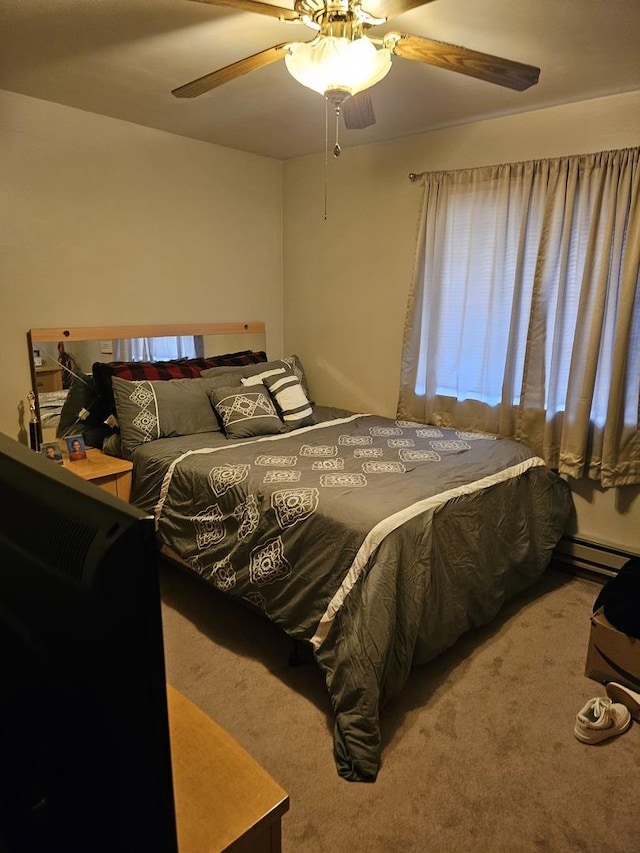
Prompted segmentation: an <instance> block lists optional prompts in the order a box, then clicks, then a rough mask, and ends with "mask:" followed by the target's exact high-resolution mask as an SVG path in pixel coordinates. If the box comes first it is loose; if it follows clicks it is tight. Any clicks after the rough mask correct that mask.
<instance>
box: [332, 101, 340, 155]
mask: <svg viewBox="0 0 640 853" xmlns="http://www.w3.org/2000/svg"><path fill="white" fill-rule="evenodd" d="M339 137H340V104H336V144H335V145H334V146H333V156H334V157H339V156H340V154H341V153H342V148H340V138H339Z"/></svg>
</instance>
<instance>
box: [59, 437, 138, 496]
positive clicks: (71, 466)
mask: <svg viewBox="0 0 640 853" xmlns="http://www.w3.org/2000/svg"><path fill="white" fill-rule="evenodd" d="M63 464H64V467H65V468H66V469H67V470H68V471H72V472H73V473H74V474H77V475H78V476H79V477H82V479H83V480H90V481H91V482H92V483H95V484H96V486H99V487H100V488H101V489H104V490H105V491H106V492H110V493H111V494H112V495H115V496H116V497H118V498H122V500H123V501H128V500H129V497H130V495H131V471H132V469H133V465H132V464H131V462H129V461H127V460H126V459H118V458H117V457H115V456H107V455H106V453H103V452H102V451H101V450H98V449H97V448H95V447H87V458H86V459H78V460H77V462H70V461H69V459H68V458H67V457H65V460H64V463H63Z"/></svg>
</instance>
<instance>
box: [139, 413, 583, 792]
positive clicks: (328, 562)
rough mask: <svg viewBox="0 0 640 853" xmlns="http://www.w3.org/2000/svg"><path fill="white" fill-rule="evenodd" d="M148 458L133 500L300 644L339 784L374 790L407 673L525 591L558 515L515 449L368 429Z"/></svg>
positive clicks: (550, 492)
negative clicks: (327, 702)
mask: <svg viewBox="0 0 640 853" xmlns="http://www.w3.org/2000/svg"><path fill="white" fill-rule="evenodd" d="M173 442H175V443H177V444H178V447H179V451H180V452H179V453H178V455H175V450H174V446H175V444H173ZM151 444H152V445H156V447H155V448H154V447H151V446H147V447H144V448H141V453H140V455H138V451H136V457H135V458H134V461H135V462H136V477H135V480H134V500H136V502H137V503H140V504H141V505H144V503H145V501H146V502H147V503H148V502H150V500H151V497H152V496H153V499H154V500H155V507H154V513H155V517H156V526H157V531H158V536H159V538H160V541H161V542H162V543H164V544H165V545H167V546H169V547H170V548H171V549H172V550H173V551H174V552H175V553H177V555H178V556H179V557H180V558H181V560H182V561H184V562H185V563H186V564H187V565H188V566H190V567H191V569H192V570H193V571H194V572H196V573H197V574H199V575H201V576H202V577H203V578H205V579H206V580H208V581H209V582H210V583H211V584H213V585H214V586H215V587H217V588H218V589H219V590H221V591H222V592H224V593H226V594H229V595H233V596H239V597H241V598H243V599H245V600H247V601H249V602H251V603H252V604H253V605H255V606H257V607H259V608H260V609H261V610H263V611H264V613H265V614H266V615H267V616H268V618H269V619H271V620H272V621H273V622H275V623H277V624H278V625H280V626H281V627H282V628H283V629H284V630H285V631H286V632H287V633H288V634H289V635H290V636H292V637H295V638H298V639H300V640H303V641H306V642H308V643H310V644H311V646H312V647H313V651H314V654H315V657H316V660H317V662H318V664H319V665H320V667H321V668H322V669H323V671H324V673H325V676H326V683H327V687H328V690H329V694H330V696H331V701H332V704H333V709H334V712H335V736H334V752H335V758H336V762H337V766H338V771H339V773H340V774H341V775H342V776H343V777H345V778H346V779H349V780H358V781H365V780H368V781H371V780H374V779H375V778H376V775H377V772H378V769H379V765H380V759H381V755H380V728H379V710H380V708H381V707H382V706H383V705H384V704H385V702H386V701H388V700H389V698H390V697H392V696H393V695H394V694H396V693H397V692H398V691H399V690H400V689H401V687H402V685H403V684H404V682H405V681H406V679H407V676H408V674H409V671H410V668H411V667H412V665H414V664H420V663H425V662H427V661H429V660H431V659H432V658H434V657H435V656H436V655H438V654H439V653H440V652H442V651H443V650H444V649H446V648H447V647H449V646H451V645H452V644H453V643H454V642H455V641H456V639H458V637H459V636H460V635H461V634H462V633H463V632H465V631H467V630H469V629H470V628H472V627H474V626H478V625H482V624H484V623H486V622H488V621H489V620H490V619H492V618H493V617H494V616H495V614H496V613H497V611H498V610H499V608H500V607H501V605H502V604H503V603H504V602H505V601H506V600H507V599H508V598H509V597H511V596H512V595H514V594H515V593H517V592H519V591H520V590H522V589H524V588H525V587H527V586H529V585H530V584H531V583H533V582H534V581H535V580H536V579H537V578H538V577H539V575H540V574H541V573H542V572H543V571H544V569H545V568H546V567H547V565H548V563H549V560H550V557H551V551H552V549H553V548H554V546H555V544H556V543H557V541H558V539H559V537H560V535H561V534H562V531H563V529H564V526H565V523H566V521H567V518H568V514H569V511H570V500H569V491H568V488H567V486H566V484H565V483H564V482H563V481H562V480H560V479H559V478H558V477H557V476H556V475H555V474H554V473H553V472H551V471H550V470H549V469H548V468H546V467H545V465H544V464H543V462H542V460H541V459H539V458H537V457H535V456H534V455H533V454H532V453H531V452H530V451H529V450H528V449H527V448H526V447H525V446H523V445H521V444H519V443H516V442H513V441H509V440H503V439H498V438H495V437H494V436H485V435H479V434H475V433H463V432H458V431H454V430H450V429H444V428H437V427H431V426H425V425H423V424H412V423H406V422H402V421H394V420H390V419H386V418H382V417H378V416H373V415H353V416H351V417H347V418H341V419H338V420H335V421H331V422H328V423H321V424H318V425H316V426H313V427H308V428H305V429H301V430H297V431H295V432H292V433H287V434H283V435H277V436H268V437H264V438H260V439H252V440H250V441H236V442H232V441H229V440H226V439H224V438H222V437H220V436H212V435H211V434H207V435H205V436H190V437H188V441H187V442H186V443H185V441H184V440H182V441H180V440H178V439H175V440H174V439H169V440H160V441H158V442H152V443H151ZM158 446H159V447H158ZM185 448H186V449H185ZM145 455H146V457H147V460H146V461H147V464H146V471H147V476H146V479H145V475H144V471H145V465H144V464H143V457H144V456H145ZM170 459H171V461H169V460H170ZM158 487H160V497H159V499H158ZM136 494H137V499H136Z"/></svg>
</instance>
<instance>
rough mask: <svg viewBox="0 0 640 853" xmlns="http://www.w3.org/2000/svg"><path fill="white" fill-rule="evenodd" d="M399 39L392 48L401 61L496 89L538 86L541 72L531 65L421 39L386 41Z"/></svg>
mask: <svg viewBox="0 0 640 853" xmlns="http://www.w3.org/2000/svg"><path fill="white" fill-rule="evenodd" d="M397 36H399V39H398V41H397V42H396V43H395V45H394V46H393V48H392V51H393V53H394V54H395V55H396V56H400V57H402V58H403V59H414V60H416V61H417V62H424V63H426V64H427V65H436V66H437V67H438V68H446V69H448V70H449V71H457V72H458V73H459V74H467V75H469V77H477V78H478V80H486V81H487V82H488V83H497V85H498V86H507V87H508V88H509V89H517V90H518V91H523V90H524V89H528V88H529V86H533V85H535V84H536V83H537V82H538V77H539V75H540V69H539V68H536V67H535V66H533V65H524V64H523V63H521V62H513V61H512V60H510V59H502V58H501V57H499V56H491V54H489V53H479V52H478V51H477V50H470V49H469V48H468V47H458V46H457V45H455V44H446V43H445V42H442V41H434V40H433V39H427V38H422V36H412V35H404V34H402V33H389V34H388V35H387V36H386V38H388V39H391V38H395V37H397Z"/></svg>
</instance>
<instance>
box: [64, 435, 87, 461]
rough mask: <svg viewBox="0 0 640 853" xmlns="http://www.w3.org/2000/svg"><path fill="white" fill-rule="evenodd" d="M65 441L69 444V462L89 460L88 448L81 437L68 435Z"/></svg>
mask: <svg viewBox="0 0 640 853" xmlns="http://www.w3.org/2000/svg"><path fill="white" fill-rule="evenodd" d="M64 440H65V442H66V444H67V451H68V453H69V462H77V461H78V460H79V459H86V458H87V448H86V446H85V443H84V438H83V437H82V436H81V435H68V436H65V439H64Z"/></svg>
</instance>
